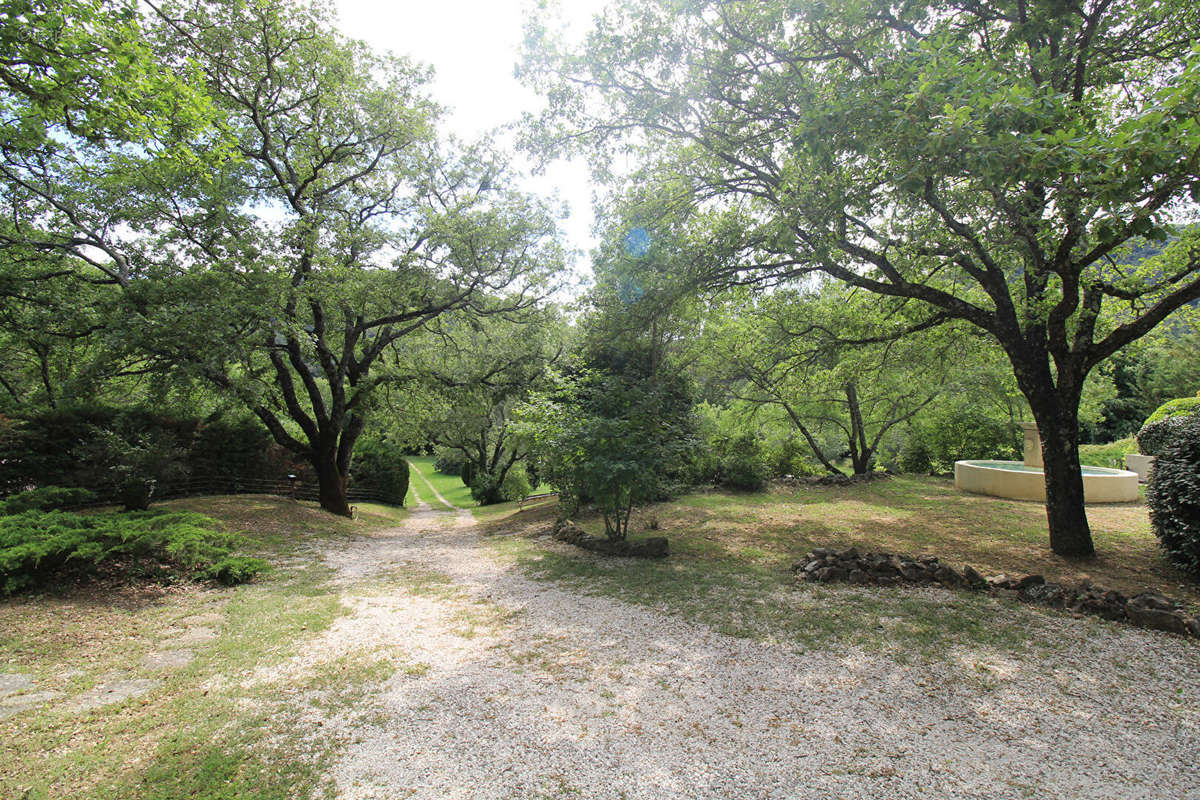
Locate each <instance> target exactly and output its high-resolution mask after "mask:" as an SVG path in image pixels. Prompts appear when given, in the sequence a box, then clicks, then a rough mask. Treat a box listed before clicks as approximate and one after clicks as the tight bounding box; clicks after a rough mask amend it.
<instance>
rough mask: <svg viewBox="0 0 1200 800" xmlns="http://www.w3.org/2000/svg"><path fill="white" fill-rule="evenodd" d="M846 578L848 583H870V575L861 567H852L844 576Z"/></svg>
mask: <svg viewBox="0 0 1200 800" xmlns="http://www.w3.org/2000/svg"><path fill="white" fill-rule="evenodd" d="M846 580H848V581H850V583H870V582H871V577H870V576H869V575H867V573H865V572H863V571H862V570H861V569H852V570H850V574H849V575H847V576H846Z"/></svg>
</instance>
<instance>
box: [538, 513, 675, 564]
mask: <svg viewBox="0 0 1200 800" xmlns="http://www.w3.org/2000/svg"><path fill="white" fill-rule="evenodd" d="M553 536H554V538H555V539H558V540H559V541H560V542H566V543H567V544H573V545H575V546H576V547H582V548H583V549H584V550H591V551H592V552H595V553H604V554H605V555H610V556H627V557H630V558H666V556H667V554H668V549H667V540H666V537H663V536H651V537H650V538H648V539H639V540H637V541H629V540H628V539H608V538H604V539H601V538H599V537H596V536H592V535H590V534H588V533H585V532H584V531H583V529H582V528H580V527H579V526H578V525H576V524H575V523H574V522H571V521H570V520H559V521H558V522H557V523H555V525H554V532H553Z"/></svg>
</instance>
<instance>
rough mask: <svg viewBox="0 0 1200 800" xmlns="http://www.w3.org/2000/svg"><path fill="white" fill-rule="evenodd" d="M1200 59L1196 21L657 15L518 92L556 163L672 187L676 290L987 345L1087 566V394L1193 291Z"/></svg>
mask: <svg viewBox="0 0 1200 800" xmlns="http://www.w3.org/2000/svg"><path fill="white" fill-rule="evenodd" d="M1198 40H1200V9H1197V7H1196V6H1195V4H1193V3H1188V2H1150V0H1093V2H1088V3H1084V4H1078V5H1064V4H1062V3H1058V2H1019V3H1011V2H1004V1H1003V0H997V1H996V2H983V3H979V2H954V1H953V0H950V1H946V0H920V1H919V2H906V3H903V4H901V5H899V6H896V5H892V4H881V3H877V2H870V1H868V2H861V3H839V4H835V5H828V4H818V3H812V4H794V3H781V2H715V1H707V0H690V1H687V2H675V1H671V2H668V1H667V0H659V1H658V2H648V3H641V2H639V3H625V4H620V5H616V6H614V7H612V8H610V9H609V10H608V11H607V12H606V13H605V15H604V16H603V18H602V19H601V20H599V22H598V24H597V27H596V29H595V30H594V31H593V33H592V34H591V35H590V36H589V38H588V39H587V41H586V43H585V44H584V45H582V46H581V47H580V48H578V49H577V50H575V51H567V50H565V49H564V48H562V47H560V46H558V45H557V44H556V43H555V42H553V41H552V40H551V39H550V37H549V35H548V34H546V33H545V32H543V31H539V30H537V29H536V28H535V29H534V30H533V31H532V33H531V37H530V42H531V47H530V49H529V53H530V55H529V58H528V59H527V62H526V66H525V74H526V76H527V78H528V80H529V82H530V83H531V84H532V85H533V86H535V87H538V88H540V89H541V90H542V91H543V92H544V93H545V95H546V96H547V98H548V99H549V108H548V110H547V112H546V114H545V115H544V116H543V117H542V119H541V129H540V133H541V137H542V138H541V139H540V140H536V141H539V142H541V143H542V146H547V147H552V148H553V147H561V146H563V145H564V144H570V145H574V146H577V147H581V148H584V149H586V150H587V151H588V152H590V153H591V154H593V155H594V156H595V159H594V161H595V163H596V165H597V172H598V174H600V175H602V176H606V177H609V178H619V177H625V178H627V183H629V184H633V185H642V186H645V185H647V184H652V185H654V186H655V187H656V188H657V189H658V190H659V191H668V192H670V193H671V203H670V206H671V207H672V210H673V213H675V214H676V215H677V216H680V217H681V218H683V219H684V220H686V221H687V224H690V226H691V230H692V238H693V241H694V242H695V246H696V252H697V256H698V257H697V258H695V259H692V260H691V267H690V270H689V272H688V273H687V274H683V275H681V276H680V277H681V278H682V279H686V280H691V281H693V282H698V283H702V284H706V285H714V284H715V285H721V284H727V283H739V282H740V283H744V282H755V281H759V282H761V281H772V282H777V281H780V280H788V279H795V278H798V277H801V276H804V275H807V274H810V273H813V272H820V273H824V274H826V275H829V276H831V277H833V278H836V279H838V280H840V281H843V282H845V283H847V284H849V285H852V286H856V287H859V288H861V289H864V290H867V291H870V292H874V293H877V294H881V295H885V296H891V297H898V298H911V299H915V300H919V301H921V302H923V303H925V304H926V305H927V307H928V308H929V316H930V318H931V319H932V318H944V319H958V320H963V321H965V322H967V323H969V324H972V325H974V326H976V327H978V328H980V329H982V330H983V331H986V332H987V333H988V334H989V335H990V336H991V337H993V338H994V340H995V341H996V342H998V343H999V345H1000V346H1001V347H1002V348H1003V349H1004V352H1005V353H1006V355H1007V357H1008V359H1009V361H1010V363H1011V366H1012V368H1013V372H1014V375H1015V377H1016V379H1017V382H1018V385H1019V387H1020V389H1021V391H1022V392H1023V393H1024V395H1025V397H1026V398H1027V400H1028V402H1029V404H1030V407H1031V409H1032V413H1033V416H1034V418H1035V420H1036V421H1037V422H1038V424H1039V427H1040V429H1041V432H1042V435H1043V449H1044V458H1045V463H1046V470H1045V472H1046V481H1047V490H1048V492H1047V494H1048V497H1050V500H1049V502H1048V505H1047V512H1048V517H1049V522H1050V538H1051V545H1052V547H1053V548H1054V550H1055V551H1056V552H1058V553H1060V554H1063V555H1087V554H1090V553H1091V552H1092V550H1093V545H1092V542H1091V537H1090V532H1089V529H1088V525H1087V519H1086V516H1085V514H1084V510H1083V490H1082V480H1081V478H1080V474H1079V469H1078V466H1079V464H1078V456H1077V451H1076V438H1077V428H1078V419H1077V411H1078V405H1079V399H1080V396H1081V394H1082V391H1083V387H1084V383H1085V380H1086V378H1087V375H1088V374H1089V372H1090V371H1091V370H1092V369H1094V368H1095V367H1096V366H1097V365H1098V364H1100V363H1101V362H1102V361H1104V360H1105V359H1106V358H1108V357H1110V356H1111V355H1113V354H1114V353H1116V352H1117V351H1118V350H1120V349H1121V348H1122V347H1124V346H1125V345H1127V344H1129V343H1130V342H1133V341H1135V340H1136V339H1138V338H1139V337H1141V336H1144V335H1145V334H1146V333H1147V332H1148V331H1150V330H1151V329H1153V328H1154V326H1156V325H1157V324H1159V323H1160V322H1162V321H1163V320H1164V319H1166V318H1167V317H1168V316H1169V315H1170V314H1171V313H1172V312H1174V311H1176V310H1177V309H1179V308H1180V307H1181V306H1183V305H1184V304H1186V303H1188V302H1190V301H1192V300H1194V299H1196V298H1197V297H1200V229H1198V228H1196V227H1194V226H1188V225H1185V224H1183V223H1185V222H1186V221H1187V220H1188V219H1189V218H1190V216H1191V215H1192V214H1193V211H1194V206H1192V205H1190V203H1192V202H1193V201H1194V200H1196V199H1197V198H1200V122H1198V119H1197V114H1198V111H1200V50H1198V49H1197V45H1196V42H1197V41H1198ZM620 152H623V153H626V154H628V155H629V157H630V158H631V159H632V160H633V162H634V163H635V164H638V163H642V164H646V166H644V167H641V168H639V170H638V171H637V172H636V173H635V174H633V175H631V176H616V175H614V174H613V170H612V169H611V168H610V165H611V164H612V163H614V162H613V158H612V156H613V154H614V153H620ZM617 163H620V162H617ZM1146 238H1149V239H1151V240H1158V241H1162V240H1167V241H1166V244H1165V246H1164V247H1162V249H1161V251H1160V252H1159V253H1158V254H1157V255H1155V256H1153V257H1151V258H1147V259H1145V260H1139V259H1136V258H1130V257H1128V256H1129V255H1130V253H1131V251H1132V250H1133V249H1134V248H1136V247H1137V246H1138V245H1139V244H1141V243H1142V242H1144V241H1145V240H1146Z"/></svg>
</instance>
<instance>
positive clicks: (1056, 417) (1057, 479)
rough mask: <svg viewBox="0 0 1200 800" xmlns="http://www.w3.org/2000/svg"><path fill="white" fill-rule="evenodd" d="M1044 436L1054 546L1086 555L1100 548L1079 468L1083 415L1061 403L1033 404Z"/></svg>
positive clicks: (1057, 550) (1067, 554)
mask: <svg viewBox="0 0 1200 800" xmlns="http://www.w3.org/2000/svg"><path fill="white" fill-rule="evenodd" d="M1030 405H1031V407H1032V410H1033V418H1034V421H1035V422H1037V425H1038V434H1039V435H1040V436H1041V438H1042V464H1043V467H1042V468H1043V470H1044V473H1045V479H1046V519H1047V522H1048V523H1049V526H1050V549H1051V550H1053V551H1054V552H1055V553H1057V554H1058V555H1060V556H1065V557H1067V558H1086V557H1087V556H1090V555H1093V554H1094V553H1095V552H1096V548H1095V546H1094V545H1093V544H1092V531H1091V528H1090V527H1089V526H1088V519H1087V509H1086V507H1085V506H1084V501H1083V474H1082V473H1081V472H1080V469H1079V442H1078V440H1079V419H1078V413H1077V412H1071V411H1068V410H1066V409H1063V408H1061V407H1056V406H1061V404H1056V403H1053V402H1042V403H1038V404H1036V405H1034V404H1033V403H1031V404H1030Z"/></svg>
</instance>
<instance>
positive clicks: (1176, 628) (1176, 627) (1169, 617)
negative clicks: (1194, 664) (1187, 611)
mask: <svg viewBox="0 0 1200 800" xmlns="http://www.w3.org/2000/svg"><path fill="white" fill-rule="evenodd" d="M1125 615H1126V616H1127V617H1128V618H1129V621H1130V622H1132V623H1133V624H1134V625H1137V626H1138V627H1141V628H1153V629H1154V630H1159V631H1169V632H1171V633H1178V634H1182V635H1184V636H1190V635H1191V631H1190V630H1189V629H1188V624H1187V620H1186V618H1185V617H1184V616H1183V614H1182V613H1180V612H1177V611H1164V610H1163V609H1161V608H1150V607H1147V606H1135V605H1132V604H1130V605H1128V606H1126V607H1125Z"/></svg>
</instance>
